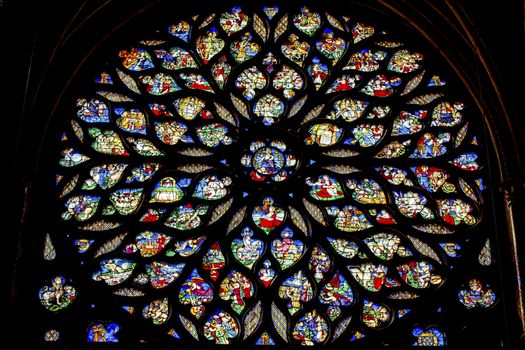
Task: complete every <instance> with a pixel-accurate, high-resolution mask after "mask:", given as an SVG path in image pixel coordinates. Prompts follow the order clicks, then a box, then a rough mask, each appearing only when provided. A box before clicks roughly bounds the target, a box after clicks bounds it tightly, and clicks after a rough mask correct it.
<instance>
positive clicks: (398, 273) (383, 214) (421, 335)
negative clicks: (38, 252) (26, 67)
mask: <svg viewBox="0 0 525 350" xmlns="http://www.w3.org/2000/svg"><path fill="white" fill-rule="evenodd" d="M342 15H344V14H338V13H328V12H325V11H323V10H322V9H321V8H314V7H300V6H299V7H290V8H286V9H285V8H284V7H282V8H280V7H278V6H266V7H263V6H261V7H260V8H259V7H253V8H248V7H246V8H244V7H240V6H234V7H229V8H224V9H221V10H219V11H217V12H214V13H200V14H198V15H195V16H193V17H191V16H188V17H184V18H179V17H177V14H176V13H173V18H172V21H169V22H166V23H161V24H158V23H157V29H158V31H156V32H155V31H154V32H153V34H150V35H149V36H147V37H146V38H144V37H142V36H141V35H143V34H142V33H141V32H140V31H139V32H138V33H137V37H136V40H134V41H130V42H129V43H126V44H123V45H121V46H120V47H118V48H117V49H115V50H114V52H113V53H112V56H111V57H107V62H101V63H100V66H99V67H98V68H97V69H98V70H96V71H93V73H92V79H91V80H90V81H85V82H83V84H84V86H85V88H84V92H83V93H82V94H79V95H78V96H75V98H74V99H72V100H71V101H69V110H70V113H69V114H68V115H64V116H62V118H63V119H64V124H63V130H62V132H61V133H60V147H59V148H57V149H56V152H55V154H56V157H57V160H56V173H54V174H53V182H54V184H53V186H55V184H56V188H57V190H56V192H55V194H56V195H55V199H54V200H55V201H56V202H57V203H58V205H57V207H58V208H60V209H57V210H55V219H57V221H58V224H54V225H49V227H48V228H47V229H48V230H47V231H46V232H44V233H43V240H42V242H43V243H42V259H43V260H42V261H43V264H44V266H46V269H45V270H44V272H43V277H42V284H41V285H40V287H39V288H40V289H39V292H38V293H37V295H35V298H38V299H39V300H40V303H41V304H42V309H43V312H45V313H51V314H52V315H53V317H51V318H50V319H49V320H48V322H47V324H46V325H45V331H44V332H43V333H42V339H44V340H45V341H46V342H53V343H57V344H58V343H60V342H61V341H65V340H63V339H72V338H73V337H78V334H82V336H81V338H82V339H81V341H80V340H77V341H80V342H88V343H89V342H121V343H125V344H138V343H141V342H146V343H148V342H159V341H166V342H167V341H171V342H173V343H174V344H175V343H180V344H184V343H187V344H192V343H195V342H204V343H210V344H245V345H247V346H248V345H286V344H294V345H321V344H330V343H336V344H349V343H353V342H355V343H360V342H366V341H370V342H371V343H372V344H398V345H406V346H409V345H414V346H429V345H432V346H444V345H447V344H452V345H454V341H456V340H455V339H457V338H458V337H460V334H461V329H462V327H463V326H462V325H461V324H460V323H461V320H457V321H454V322H452V324H450V323H447V322H445V321H444V320H446V318H447V317H449V316H450V315H452V314H454V315H455V314H456V313H457V314H460V315H466V316H463V317H465V318H468V315H470V314H469V312H483V310H491V309H493V308H494V307H495V305H497V302H498V298H499V295H498V293H499V291H498V289H497V288H494V287H495V286H496V283H495V282H494V281H493V280H490V279H489V278H486V277H485V276H486V275H487V274H486V273H485V272H486V271H488V270H487V269H490V268H492V267H493V265H494V263H495V252H494V251H493V247H494V241H493V240H490V238H488V236H486V235H485V230H483V229H482V227H483V222H484V220H486V219H485V217H484V215H483V213H484V203H485V199H484V198H485V191H486V187H485V186H484V185H483V179H484V178H485V177H486V172H485V159H484V157H483V154H484V152H483V148H482V147H483V138H482V136H483V135H482V134H480V132H479V130H480V129H479V127H476V120H479V115H478V114H479V113H478V112H477V111H476V109H475V108H474V106H473V105H472V104H469V103H468V101H467V100H465V99H464V98H463V97H462V96H463V95H461V94H459V93H457V90H456V88H451V87H449V84H451V82H452V81H453V77H452V76H447V75H446V74H447V73H446V71H444V72H442V71H440V69H439V66H436V65H435V64H434V65H433V64H432V63H431V62H430V61H429V62H427V55H429V54H431V52H430V51H429V52H430V53H428V52H424V51H423V50H422V49H415V48H414V47H413V46H411V43H410V41H409V40H406V39H404V38H399V37H396V36H395V33H394V34H392V35H391V34H390V33H388V32H386V31H384V30H383V29H382V28H380V27H379V26H372V25H370V24H367V23H365V22H364V21H361V20H359V19H358V18H354V17H346V16H342ZM148 33H149V31H148ZM86 86H87V87H86ZM67 264H70V265H69V266H66V265H67ZM47 267H49V268H47ZM487 276H488V275H487ZM71 310H74V311H71ZM474 310H475V311H474ZM480 310H481V311H480ZM75 314H82V315H83V316H82V317H80V318H76V319H75V316H74V315H75ZM55 316H56V317H55ZM64 320H66V321H67V320H71V322H72V324H71V325H69V326H67V327H65V325H64ZM465 322H467V321H465ZM75 327H76V328H75ZM67 331H70V332H72V334H69V335H68V334H67Z"/></svg>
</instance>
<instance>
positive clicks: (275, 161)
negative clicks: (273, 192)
mask: <svg viewBox="0 0 525 350" xmlns="http://www.w3.org/2000/svg"><path fill="white" fill-rule="evenodd" d="M284 165H285V159H284V154H283V153H282V152H281V151H280V150H278V149H277V148H273V147H263V148H259V149H258V150H257V152H255V154H254V156H253V159H252V166H253V168H254V169H255V171H256V172H258V173H259V174H263V175H274V174H277V173H278V172H279V171H280V170H281V169H282V168H283V167H284Z"/></svg>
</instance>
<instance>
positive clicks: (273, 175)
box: [241, 139, 297, 183]
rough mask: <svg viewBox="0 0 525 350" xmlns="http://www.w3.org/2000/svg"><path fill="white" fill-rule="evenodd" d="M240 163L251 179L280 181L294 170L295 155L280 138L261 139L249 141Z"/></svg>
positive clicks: (269, 181)
mask: <svg viewBox="0 0 525 350" xmlns="http://www.w3.org/2000/svg"><path fill="white" fill-rule="evenodd" d="M241 164H242V165H243V167H244V168H245V173H246V174H247V175H249V176H250V178H251V179H252V180H253V181H257V182H267V183H271V182H281V181H284V180H286V179H287V178H289V177H290V175H292V174H293V173H294V172H295V171H296V169H297V156H296V155H295V153H294V152H293V151H292V149H291V148H290V147H289V146H288V145H287V144H286V143H285V142H284V141H282V140H278V139H261V140H257V141H253V142H251V143H250V145H249V148H248V149H246V150H245V152H244V153H243V155H242V157H241Z"/></svg>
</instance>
